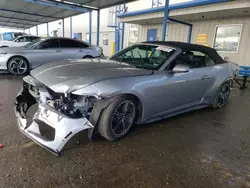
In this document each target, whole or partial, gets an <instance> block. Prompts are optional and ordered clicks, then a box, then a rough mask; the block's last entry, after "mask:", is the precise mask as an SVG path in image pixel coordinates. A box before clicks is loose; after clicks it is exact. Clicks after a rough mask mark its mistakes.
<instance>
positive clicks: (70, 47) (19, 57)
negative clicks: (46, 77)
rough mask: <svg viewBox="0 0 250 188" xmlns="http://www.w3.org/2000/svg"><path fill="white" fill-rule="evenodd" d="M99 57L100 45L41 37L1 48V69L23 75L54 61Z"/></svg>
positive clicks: (101, 51)
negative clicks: (22, 44)
mask: <svg viewBox="0 0 250 188" xmlns="http://www.w3.org/2000/svg"><path fill="white" fill-rule="evenodd" d="M98 57H103V49H102V48H101V47H99V46H94V45H91V44H88V43H86V42H83V41H80V40H75V39H71V38H63V37H50V38H39V39H36V40H34V41H32V42H30V43H29V44H27V45H25V46H23V47H12V48H0V70H7V71H8V72H10V73H11V74H14V75H21V74H25V73H28V72H29V71H30V70H31V69H34V68H36V67H38V66H40V65H42V64H45V63H50V62H53V61H60V60H64V59H82V58H98ZM75 62H77V61H75Z"/></svg>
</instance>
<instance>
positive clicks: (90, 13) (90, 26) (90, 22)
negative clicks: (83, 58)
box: [89, 11, 92, 44]
mask: <svg viewBox="0 0 250 188" xmlns="http://www.w3.org/2000/svg"><path fill="white" fill-rule="evenodd" d="M91 35H92V11H90V12H89V44H91V41H92V36H91Z"/></svg>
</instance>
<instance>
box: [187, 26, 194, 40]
mask: <svg viewBox="0 0 250 188" xmlns="http://www.w3.org/2000/svg"><path fill="white" fill-rule="evenodd" d="M192 31H193V25H190V26H189V29H188V40H187V41H188V43H190V42H191V37H192Z"/></svg>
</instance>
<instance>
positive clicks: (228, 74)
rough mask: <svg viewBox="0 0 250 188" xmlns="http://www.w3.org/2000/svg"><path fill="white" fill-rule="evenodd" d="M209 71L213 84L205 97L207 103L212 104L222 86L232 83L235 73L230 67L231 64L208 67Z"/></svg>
mask: <svg viewBox="0 0 250 188" xmlns="http://www.w3.org/2000/svg"><path fill="white" fill-rule="evenodd" d="M208 71H209V72H210V74H211V75H212V77H213V78H212V79H213V83H212V84H211V87H209V89H208V90H207V92H206V93H205V96H204V99H205V100H204V102H205V103H209V104H210V103H211V102H212V101H213V99H214V97H215V95H216V94H217V92H218V91H219V89H220V86H221V85H222V84H223V83H224V82H226V81H232V80H233V77H234V71H233V69H232V68H231V67H230V64H229V63H224V64H219V65H215V66H211V67H208Z"/></svg>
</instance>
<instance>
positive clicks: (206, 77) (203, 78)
mask: <svg viewBox="0 0 250 188" xmlns="http://www.w3.org/2000/svg"><path fill="white" fill-rule="evenodd" d="M210 78H211V76H208V75H205V76H203V77H202V80H208V79H210Z"/></svg>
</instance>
